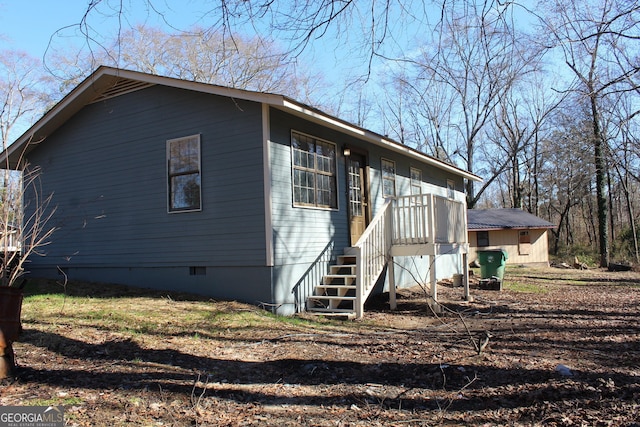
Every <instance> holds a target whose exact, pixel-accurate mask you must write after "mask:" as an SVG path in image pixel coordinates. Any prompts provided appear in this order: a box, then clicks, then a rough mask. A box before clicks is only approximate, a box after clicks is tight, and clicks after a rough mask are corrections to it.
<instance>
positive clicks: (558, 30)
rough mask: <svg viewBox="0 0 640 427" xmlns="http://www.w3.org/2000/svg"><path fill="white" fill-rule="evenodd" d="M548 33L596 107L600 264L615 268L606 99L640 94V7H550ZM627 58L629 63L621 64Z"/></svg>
mask: <svg viewBox="0 0 640 427" xmlns="http://www.w3.org/2000/svg"><path fill="white" fill-rule="evenodd" d="M548 7H549V14H548V16H547V17H546V18H545V21H544V24H545V30H546V32H547V33H548V34H550V35H551V36H552V37H553V42H554V43H555V45H556V46H558V47H559V48H560V51H561V53H562V55H563V58H564V62H565V64H566V66H567V68H568V70H570V72H571V73H573V75H574V76H575V78H576V80H575V84H574V85H573V87H572V88H571V90H574V91H576V92H578V93H580V94H581V95H582V96H583V97H584V99H586V100H587V101H588V102H589V105H590V120H591V132H590V138H589V142H590V145H591V147H592V149H593V159H594V160H593V164H594V165H595V178H596V199H597V207H598V245H599V252H600V265H601V266H607V265H608V264H609V258H610V254H609V228H608V215H609V208H608V200H607V194H606V172H607V161H608V157H607V154H608V153H609V149H608V137H607V133H606V131H605V129H603V121H604V120H606V118H604V117H603V114H604V110H603V108H602V104H603V102H604V100H606V99H607V98H609V97H612V96H622V95H624V94H625V93H629V92H635V91H637V84H636V83H635V82H636V81H637V78H638V76H640V66H639V65H638V64H637V59H635V60H632V59H631V58H633V56H631V54H632V53H633V52H635V49H634V48H633V47H632V46H633V45H634V44H637V43H638V40H640V5H638V3H637V2H635V1H630V0H603V1H600V2H590V1H587V0H573V1H570V2H565V1H551V2H548ZM620 58H626V60H620Z"/></svg>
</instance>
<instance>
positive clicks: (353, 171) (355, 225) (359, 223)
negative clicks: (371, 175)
mask: <svg viewBox="0 0 640 427" xmlns="http://www.w3.org/2000/svg"><path fill="white" fill-rule="evenodd" d="M365 172H366V158H365V156H363V155H360V154H351V156H349V157H348V158H347V175H348V177H347V179H348V188H349V231H350V233H351V244H352V245H353V244H355V243H356V242H357V241H358V239H359V238H360V236H362V233H364V230H365V229H366V228H367V225H368V207H367V194H368V192H367V188H366V185H367V184H366V183H367V180H366V176H365Z"/></svg>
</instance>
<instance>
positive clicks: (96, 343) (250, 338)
mask: <svg viewBox="0 0 640 427" xmlns="http://www.w3.org/2000/svg"><path fill="white" fill-rule="evenodd" d="M505 282H506V283H505V285H506V286H505V287H506V290H507V291H506V292H498V291H490V290H481V289H478V288H477V287H476V286H472V288H471V294H472V296H473V297H474V301H472V302H467V301H463V300H462V289H461V288H459V287H453V286H441V287H440V288H439V295H440V297H441V299H442V300H443V301H451V304H448V305H447V307H449V310H447V311H446V312H445V314H443V315H440V316H438V317H436V316H435V315H433V314H432V313H431V312H430V311H429V310H427V309H426V306H425V298H424V292H423V291H422V290H420V289H419V288H418V287H416V288H413V289H409V290H401V291H400V292H399V293H398V310H397V311H396V312H390V311H389V310H388V301H387V300H386V299H385V298H384V296H382V297H380V298H378V297H376V298H372V299H371V300H370V301H369V302H368V311H367V312H366V314H365V318H364V319H363V320H360V321H355V322H351V321H338V320H335V319H330V318H323V317H312V316H309V315H305V316H298V317H280V316H276V315H273V314H271V313H269V312H266V311H264V310H261V309H259V308H257V307H254V306H250V305H246V304H240V303H237V302H225V301H214V300H211V299H209V298H205V297H199V296H195V295H188V294H178V293H168V292H159V291H149V290H141V289H135V288H127V287H123V286H104V285H96V284H87V283H69V284H68V285H67V286H66V288H63V287H61V286H60V285H58V284H55V283H50V282H45V281H42V282H33V283H29V284H28V288H27V290H26V291H27V295H26V298H25V301H24V306H23V326H24V332H23V334H22V336H21V338H20V341H19V342H17V343H15V345H14V348H15V351H16V360H17V363H18V365H19V367H18V371H17V378H16V379H14V380H11V381H8V382H5V383H3V384H2V386H0V405H5V406H6V405H35V404H37V405H49V404H62V405H65V407H66V408H65V418H66V420H67V422H68V424H69V425H77V426H87V425H113V426H148V425H172V426H193V425H221V426H236V425H243V426H264V425H267V426H299V425H314V426H335V425H352V426H387V425H399V426H400V425H416V426H418V425H425V426H426V425H452V426H453V425H531V426H538V425H549V426H560V425H633V424H632V423H633V422H636V421H637V420H638V419H640V395H639V394H638V381H639V378H640V371H639V370H638V366H640V351H639V350H638V343H637V337H638V336H639V335H640V326H638V323H637V311H638V306H639V305H640V288H639V286H638V285H639V283H640V274H639V273H608V272H604V271H601V270H585V271H576V270H572V271H564V270H555V269H527V268H511V267H509V266H508V267H507V270H506V277H505ZM63 291H65V293H63ZM485 332H489V333H490V340H489V341H488V345H487V346H486V347H483V349H482V350H481V351H480V354H478V353H479V352H478V349H479V348H480V347H479V345H478V343H480V340H481V339H483V337H487V335H486V334H485ZM560 364H562V365H564V366H567V367H569V368H570V370H571V372H572V376H571V377H564V376H562V374H560V373H558V372H557V371H556V368H557V367H558V366H559V365H560ZM105 420H108V421H105ZM611 420H615V422H613V423H612V422H611Z"/></svg>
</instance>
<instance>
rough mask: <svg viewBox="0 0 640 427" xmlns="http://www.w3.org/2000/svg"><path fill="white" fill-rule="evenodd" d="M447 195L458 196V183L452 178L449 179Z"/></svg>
mask: <svg viewBox="0 0 640 427" xmlns="http://www.w3.org/2000/svg"><path fill="white" fill-rule="evenodd" d="M447 197H448V198H450V199H455V198H456V183H455V182H453V181H451V180H450V179H448V180H447Z"/></svg>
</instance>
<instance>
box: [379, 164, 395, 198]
mask: <svg viewBox="0 0 640 427" xmlns="http://www.w3.org/2000/svg"><path fill="white" fill-rule="evenodd" d="M382 197H396V162H393V161H391V160H387V159H382Z"/></svg>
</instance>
